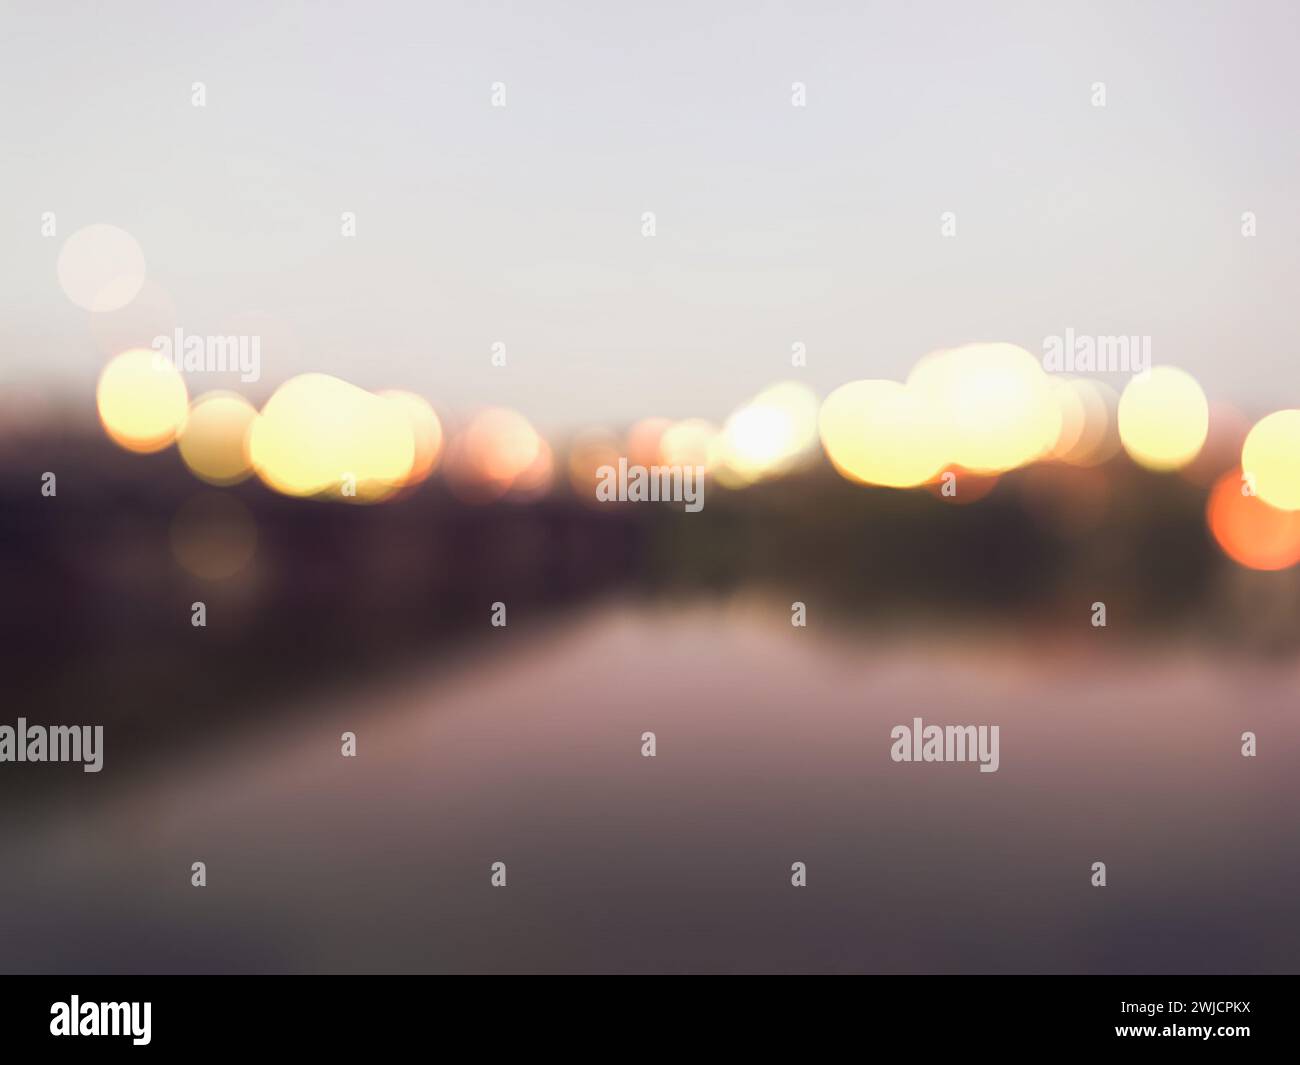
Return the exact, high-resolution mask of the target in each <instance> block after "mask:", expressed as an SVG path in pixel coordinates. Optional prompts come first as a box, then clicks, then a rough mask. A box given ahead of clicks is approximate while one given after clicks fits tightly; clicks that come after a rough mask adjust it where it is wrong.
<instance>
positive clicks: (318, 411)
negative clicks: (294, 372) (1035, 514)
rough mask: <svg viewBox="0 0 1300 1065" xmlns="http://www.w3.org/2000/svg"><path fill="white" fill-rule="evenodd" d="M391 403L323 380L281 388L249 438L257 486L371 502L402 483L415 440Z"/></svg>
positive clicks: (311, 377)
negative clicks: (264, 485)
mask: <svg viewBox="0 0 1300 1065" xmlns="http://www.w3.org/2000/svg"><path fill="white" fill-rule="evenodd" d="M396 410H397V408H396V405H395V404H394V403H392V402H391V401H386V400H384V399H383V398H381V397H379V396H376V395H373V394H372V393H370V392H367V391H366V390H365V389H363V388H358V387H357V386H356V385H353V384H349V383H348V382H347V381H343V380H340V379H339V378H337V377H331V376H329V375H328V374H318V373H309V374H302V375H301V376H299V377H294V378H292V379H291V380H289V381H286V382H285V383H284V384H283V385H281V386H280V387H279V388H278V389H277V390H276V391H275V393H274V394H273V395H272V396H271V398H270V399H269V400H267V402H266V406H264V407H263V408H262V411H261V413H260V414H259V415H258V416H257V418H256V419H255V420H254V422H253V424H252V426H251V428H250V429H249V432H248V455H249V460H250V461H251V463H252V466H253V469H254V470H255V471H256V472H257V475H258V477H260V478H261V479H262V481H263V482H264V483H266V484H267V485H269V486H270V487H271V488H273V489H275V490H276V491H277V492H281V493H282V494H284V495H290V496H327V497H330V498H336V499H344V500H358V501H361V502H374V501H376V500H379V499H383V498H385V497H387V496H389V495H391V494H392V493H393V492H394V491H396V490H397V489H398V488H400V487H401V486H402V485H404V484H405V483H406V480H407V478H408V476H409V475H410V472H411V470H412V468H413V467H414V465H415V434H414V432H413V431H412V429H411V425H410V423H409V421H408V420H407V419H406V418H404V417H394V413H395V411H396Z"/></svg>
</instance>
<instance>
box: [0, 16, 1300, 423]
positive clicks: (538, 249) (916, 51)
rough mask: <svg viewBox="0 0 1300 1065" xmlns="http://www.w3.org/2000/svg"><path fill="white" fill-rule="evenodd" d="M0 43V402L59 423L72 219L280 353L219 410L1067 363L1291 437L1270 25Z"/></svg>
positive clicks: (184, 300) (605, 402) (65, 28)
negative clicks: (312, 385) (406, 393)
mask: <svg viewBox="0 0 1300 1065" xmlns="http://www.w3.org/2000/svg"><path fill="white" fill-rule="evenodd" d="M0 12H2V13H0V92H3V96H4V99H5V105H4V108H3V110H2V111H0V192H2V194H3V195H2V198H0V204H2V209H0V240H2V241H3V245H4V254H3V256H2V257H0V382H2V381H4V380H11V379H13V378H15V377H28V376H35V377H47V376H48V377H52V378H57V379H59V380H60V381H62V382H63V383H64V386H65V387H67V388H69V389H70V390H72V391H73V392H74V393H77V392H84V393H85V394H86V395H89V389H90V387H91V385H92V383H93V379H94V375H95V374H96V373H97V371H98V368H99V366H100V365H101V364H102V362H103V360H104V354H103V352H102V351H101V350H99V349H98V348H97V347H96V344H95V342H94V337H93V335H92V332H91V330H90V328H89V327H88V323H87V319H88V317H89V315H88V314H87V312H85V311H82V310H80V309H79V308H77V307H76V306H74V305H73V304H72V303H70V302H69V301H68V299H67V298H66V297H65V296H64V294H63V292H62V290H61V289H60V286H59V283H58V280H57V277H56V273H55V261H56V259H57V256H58V251H59V246H60V245H61V243H62V239H63V238H64V237H65V236H67V235H69V234H70V233H72V232H73V231H74V230H76V229H78V228H80V227H81V226H83V225H88V224H90V223H94V222H108V223H112V224H114V225H117V226H120V227H122V228H124V229H126V230H128V231H129V232H130V233H132V234H133V235H134V236H135V237H136V239H137V240H138V241H139V243H140V245H141V247H142V248H143V250H144V254H145V257H146V260H147V262H148V267H149V278H150V281H151V282H153V283H156V284H157V285H160V286H162V287H163V288H164V289H165V290H166V291H167V292H168V293H170V296H171V297H172V299H173V300H174V302H175V305H176V308H177V321H178V323H179V324H180V325H181V326H182V327H183V328H184V329H185V330H186V331H187V332H191V333H200V334H203V333H219V332H230V331H233V330H234V329H235V328H236V327H237V326H236V324H237V323H239V322H246V321H250V320H251V321H257V322H262V323H267V322H268V321H271V320H274V322H276V323H278V324H276V325H274V326H273V327H272V326H267V328H266V329H265V330H263V332H264V333H265V340H264V345H265V347H264V351H263V381H262V383H261V384H260V385H259V386H256V387H254V388H251V389H245V390H246V391H249V392H250V394H251V395H253V396H255V397H257V396H260V395H262V394H265V392H266V391H267V390H269V389H270V388H272V387H274V386H275V385H276V384H278V383H279V382H280V381H283V380H284V379H286V378H288V377H290V376H292V375H293V374H295V373H299V372H303V371H305V370H321V371H325V372H331V373H336V374H338V375H340V376H343V377H346V378H348V379H349V380H353V381H355V382H357V383H358V384H362V385H365V386H367V387H373V388H378V387H406V388H411V389H414V390H416V391H419V392H420V393H422V394H423V395H425V396H426V397H428V398H429V400H430V401H431V402H432V403H433V404H434V405H435V407H437V408H438V409H439V410H440V411H449V412H457V411H462V410H466V409H468V408H471V407H474V406H478V405H484V404H495V403H504V404H508V405H511V406H515V407H517V408H519V409H520V410H521V411H523V412H524V413H525V414H526V415H528V416H529V417H530V418H532V419H533V420H534V421H535V422H536V423H537V424H539V425H541V426H543V427H555V428H559V427H564V426H571V425H581V424H587V423H602V422H605V423H619V422H623V421H627V420H630V419H633V418H636V417H640V416H645V415H651V414H663V415H668V416H674V417H681V416H688V415H694V414H699V415H703V416H707V417H714V418H718V417H721V416H723V415H725V414H726V413H727V412H728V411H729V410H730V409H731V408H732V407H734V406H735V405H736V404H737V403H739V402H740V401H742V400H743V399H745V398H747V397H748V396H750V395H752V394H753V393H754V392H755V391H757V390H758V389H759V388H761V387H762V386H764V385H766V384H769V383H771V382H773V381H775V380H779V379H782V378H786V377H791V376H796V377H800V378H802V379H804V380H806V381H807V382H808V383H809V384H810V385H812V386H813V387H814V388H815V389H816V390H817V391H818V392H819V394H823V395H824V394H825V393H826V392H828V391H830V390H831V389H832V388H834V387H836V386H837V385H839V384H841V383H843V382H844V381H847V380H851V379H854V378H859V377H881V376H885V377H902V376H905V375H906V373H907V371H908V369H909V368H910V367H911V365H912V364H913V362H914V361H915V360H916V359H917V358H918V357H919V356H921V355H922V354H924V353H925V352H926V351H929V350H932V349H934V348H936V347H941V346H945V345H951V344H955V343H958V342H963V341H968V340H978V339H985V340H994V339H996V340H1007V341H1011V342H1014V343H1019V344H1022V345H1024V346H1025V347H1027V348H1029V349H1030V350H1031V351H1033V352H1035V353H1036V354H1037V353H1039V352H1041V345H1042V339H1043V337H1044V336H1046V335H1048V334H1057V333H1062V332H1064V330H1065V329H1066V327H1071V328H1073V329H1074V330H1075V332H1076V333H1092V334H1112V333H1117V334H1137V335H1150V336H1151V337H1152V338H1153V339H1152V348H1153V357H1154V360H1155V361H1156V362H1157V363H1161V362H1171V363H1175V364H1178V365H1181V366H1183V367H1185V368H1187V369H1189V370H1191V371H1192V372H1193V373H1194V374H1196V375H1197V376H1198V377H1199V378H1200V380H1201V381H1202V383H1203V384H1204V385H1205V387H1206V390H1207V392H1208V393H1209V395H1210V397H1211V399H1227V400H1231V401H1235V402H1238V403H1241V404H1243V405H1244V406H1246V407H1247V408H1249V409H1252V410H1256V409H1258V410H1263V409H1272V408H1275V407H1278V406H1294V405H1297V403H1300V366H1298V365H1297V350H1296V342H1295V328H1294V319H1295V311H1294V307H1295V304H1296V290H1297V285H1298V283H1300V253H1298V251H1297V249H1298V248H1300V241H1298V239H1297V238H1298V237H1300V210H1298V209H1297V206H1296V190H1297V188H1300V136H1298V135H1297V128H1298V126H1300V124H1298V123H1297V107H1298V104H1297V101H1300V73H1298V72H1297V67H1298V64H1297V57H1296V49H1297V43H1298V42H1300V8H1298V7H1297V5H1294V4H1291V3H1283V2H1277V3H1263V2H1257V3H1244V4H1243V3H1204V4H1195V3H1175V2H1173V0H1168V2H1163V3H1144V4H1133V3H1072V4H1056V3H1053V4H1044V3H1023V4H1022V3H1016V4H1007V3H994V4H967V3H958V2H955V0H953V2H946V3H931V4H903V3H881V4H865V3H858V4H849V3H835V4H832V3H820V4H819V3H805V4H798V5H793V4H791V5H783V4H774V3H770V4H742V3H735V4H731V3H700V2H693V3H661V4H655V5H647V4H632V3H622V4H609V3H604V4H602V3H533V4H522V3H521V4H517V5H504V4H482V3H469V2H467V3H458V4H441V3H384V2H366V3H359V2H345V3H329V4H323V3H322V4H271V3H238V2H223V3H221V4H219V5H202V6H199V5H179V4H174V3H139V4H132V3H115V4H111V5H108V4H104V5H89V4H84V5H83V4H72V3H69V2H67V0H58V2H51V0H45V2H32V3H14V2H13V0H3V6H0ZM195 81H203V82H204V83H205V84H206V86H207V94H208V103H207V107H206V108H203V109H198V108H194V107H192V106H191V104H190V86H191V83H192V82H195ZM498 81H499V82H504V83H505V85H506V91H507V106H506V107H505V108H503V109H502V108H493V107H491V106H490V93H491V86H492V83H493V82H498ZM794 81H802V82H804V83H806V85H807V94H808V103H807V107H806V108H802V109H800V108H795V107H792V106H791V102H790V95H791V83H792V82H794ZM1095 81H1104V82H1105V83H1106V92H1107V106H1106V107H1105V108H1094V107H1093V106H1091V101H1090V96H1091V85H1092V83H1093V82H1095ZM1248 210H1249V211H1254V212H1256V214H1257V216H1258V226H1259V235H1258V236H1257V237H1255V238H1254V239H1244V238H1243V237H1242V236H1241V234H1240V227H1241V221H1240V218H1241V214H1242V212H1243V211H1248ZM44 211H54V212H56V213H57V217H58V225H59V235H58V238H57V239H48V238H43V237H42V236H41V235H40V228H39V227H40V216H41V213H42V212H44ZM343 211H355V212H356V213H357V216H358V235H357V237H356V238H355V239H351V240H348V239H343V238H342V237H341V236H340V234H339V216H340V213H341V212H343ZM644 211H654V212H655V214H656V216H657V224H658V233H657V236H655V237H654V238H653V239H647V238H644V237H642V236H641V214H642V212H644ZM945 211H953V212H955V213H956V215H957V227H958V232H957V236H956V238H954V239H944V238H943V237H941V236H940V216H941V214H942V213H943V212H945ZM250 316H252V317H250ZM232 323H236V324H232ZM151 335H152V334H151ZM151 335H150V336H142V337H141V338H140V342H141V343H143V344H147V343H148V341H149V340H150V339H151ZM290 335H292V336H293V337H294V338H295V340H294V342H293V343H289V342H288V341H286V340H284V339H282V338H283V337H285V336H290ZM498 340H499V341H503V342H504V343H505V344H506V345H507V351H508V361H509V365H508V367H507V368H506V369H494V368H492V367H491V365H490V363H489V357H490V350H491V345H492V343H493V342H494V341H498ZM795 341H802V342H803V343H805V344H806V345H807V351H808V366H807V368H806V369H804V370H797V371H796V370H792V369H791V367H790V348H791V344H792V343H794V342H795ZM223 383H224V382H223ZM207 384H208V382H202V383H200V384H199V386H198V387H199V388H200V389H201V388H203V387H207Z"/></svg>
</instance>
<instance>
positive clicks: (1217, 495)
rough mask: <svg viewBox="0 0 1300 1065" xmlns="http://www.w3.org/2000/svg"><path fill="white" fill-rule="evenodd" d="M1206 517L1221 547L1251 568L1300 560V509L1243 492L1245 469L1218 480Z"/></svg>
mask: <svg viewBox="0 0 1300 1065" xmlns="http://www.w3.org/2000/svg"><path fill="white" fill-rule="evenodd" d="M1205 519H1206V522H1207V523H1208V524H1209V526H1210V532H1211V533H1213V534H1214V539H1215V541H1217V543H1218V545H1219V547H1221V548H1222V549H1223V552H1224V554H1226V555H1227V556H1228V557H1229V558H1230V559H1232V560H1233V561H1234V562H1237V563H1239V564H1241V565H1243V566H1246V567H1248V568H1250V569H1259V570H1279V569H1286V568H1288V567H1289V566H1294V565H1295V564H1296V563H1297V562H1300V511H1286V510H1278V509H1276V508H1275V507H1270V506H1269V505H1268V504H1267V503H1265V502H1264V501H1263V500H1262V499H1260V498H1259V497H1257V496H1254V495H1246V494H1243V492H1242V475H1241V470H1239V469H1234V470H1229V471H1228V472H1227V473H1225V474H1224V475H1223V476H1222V477H1220V478H1219V479H1218V480H1217V481H1216V482H1215V483H1214V488H1213V490H1212V491H1211V492H1210V498H1209V501H1208V502H1207V503H1206V506H1205Z"/></svg>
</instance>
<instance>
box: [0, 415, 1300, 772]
mask: <svg viewBox="0 0 1300 1065" xmlns="http://www.w3.org/2000/svg"><path fill="white" fill-rule="evenodd" d="M45 470H50V471H54V472H56V473H57V476H58V494H57V496H56V497H54V498H43V497H42V495H41V493H40V479H41V474H42V472H43V471H45ZM201 491H214V489H209V488H207V487H206V486H203V485H201V484H200V483H199V482H197V481H195V480H194V479H193V478H192V477H191V476H190V475H189V474H188V473H187V472H186V471H185V470H184V468H183V467H182V466H181V464H180V461H179V459H178V457H177V456H176V454H175V452H174V451H168V452H165V453H162V454H159V455H152V456H134V455H128V454H126V453H124V452H121V451H119V450H117V449H115V448H114V447H113V446H112V445H110V444H109V443H107V442H106V441H104V440H102V439H99V438H97V437H88V438H81V437H77V436H65V437H60V438H57V439H50V440H29V441H27V442H26V443H25V444H24V446H23V447H21V448H14V447H12V446H11V447H10V448H9V449H8V450H7V451H6V452H5V453H4V455H3V459H2V461H0V586H2V587H3V589H4V610H3V612H2V614H0V618H2V620H0V648H2V649H0V668H3V673H4V677H5V690H6V692H7V694H8V696H9V698H8V699H7V700H6V703H7V706H8V712H7V714H6V715H5V717H4V720H6V721H10V720H12V719H14V718H16V717H18V716H19V715H24V716H26V717H27V718H28V719H29V720H31V721H33V722H45V721H49V722H62V723H77V722H105V723H107V722H112V723H113V726H114V737H115V748H116V752H117V758H118V760H119V762H120V761H121V759H122V757H123V755H122V753H121V752H123V751H124V750H125V751H131V752H136V753H137V754H139V755H140V756H141V757H144V756H145V755H147V754H148V753H149V752H150V751H152V750H155V749H156V748H158V747H160V746H165V745H167V744H169V743H174V742H176V741H178V740H181V739H184V740H185V741H186V742H192V741H193V740H194V739H195V738H196V737H201V736H202V735H204V734H205V733H210V732H213V731H219V730H222V729H228V728H230V727H232V726H235V725H237V724H238V723H239V722H240V721H241V720H243V719H249V718H257V717H260V716H261V715H264V714H266V713H267V712H269V711H270V710H271V709H272V708H274V707H276V706H277V704H282V703H285V702H286V701H288V700H287V698H286V697H293V698H294V699H295V700H296V701H299V702H305V701H308V700H309V697H310V696H311V694H312V693H313V691H315V690H318V689H319V688H320V687H322V686H337V685H338V684H340V683H347V682H349V681H358V682H359V681H361V680H363V679H366V678H368V677H372V676H374V675H375V674H376V672H377V671H380V670H382V669H385V668H389V667H391V666H394V665H396V664H399V663H401V662H403V661H412V660H420V661H423V660H427V659H430V658H432V657H436V656H438V655H440V654H443V653H446V652H448V651H454V650H456V649H463V648H467V647H470V646H472V645H473V644H474V642H475V641H478V640H481V639H483V638H485V637H488V636H492V637H493V638H497V639H509V638H514V634H515V633H516V632H517V631H523V632H528V631H530V630H531V631H536V627H537V626H540V625H545V624H546V622H547V620H548V619H550V618H553V617H554V616H555V615H556V614H557V612H559V611H562V610H565V609H568V608H572V607H575V606H577V605H579V604H581V603H583V602H587V601H591V600H593V599H595V598H597V597H601V596H607V595H613V594H621V595H632V596H646V597H652V598H658V597H670V598H676V597H687V598H689V597H698V596H702V595H703V596H718V595H730V594H734V593H746V594H749V593H752V594H755V595H765V594H766V595H770V596H772V597H773V598H774V601H775V602H777V603H778V605H779V606H780V607H781V609H782V610H788V605H786V604H788V603H790V602H792V601H794V600H800V601H803V602H805V603H807V604H808V606H809V611H810V614H811V616H812V617H813V618H814V619H815V620H816V621H817V623H818V624H823V623H826V622H827V621H829V620H830V619H835V621H836V622H837V623H839V624H842V625H843V626H845V627H847V628H849V629H850V631H851V630H852V627H853V626H855V625H862V626H865V627H872V626H875V627H886V628H897V627H900V626H908V627H914V628H916V629H917V630H918V631H921V630H922V629H924V627H926V626H961V625H975V626H981V627H984V626H990V625H1000V626H1005V627H1008V628H1009V629H1011V630H1012V631H1014V632H1018V633H1021V634H1023V635H1024V636H1025V637H1026V638H1029V639H1042V638H1046V637H1048V636H1050V635H1051V634H1053V633H1063V634H1073V635H1076V636H1082V635H1086V634H1088V633H1089V632H1090V631H1091V629H1090V617H1091V604H1092V603H1093V602H1094V601H1102V602H1105V603H1106V607H1107V612H1108V633H1109V634H1111V636H1112V638H1118V639H1121V640H1124V641H1126V642H1130V643H1131V642H1134V641H1140V640H1146V639H1152V638H1162V637H1166V636H1172V635H1179V634H1186V633H1191V634H1193V635H1195V636H1197V637H1200V638H1212V639H1213V640H1214V641H1215V642H1216V643H1218V644H1220V645H1223V644H1227V645H1229V646H1232V645H1235V646H1239V647H1245V648H1249V649H1252V650H1254V649H1258V648H1264V649H1274V650H1277V649H1281V650H1285V651H1289V650H1290V649H1291V648H1292V647H1293V645H1294V641H1295V637H1296V635H1297V627H1296V609H1295V607H1296V584H1295V581H1294V579H1293V575H1292V574H1290V573H1283V574H1254V573H1250V572H1248V571H1245V570H1241V569H1240V568H1239V567H1237V566H1235V565H1234V564H1232V563H1231V562H1229V561H1228V560H1226V559H1225V558H1224V557H1223V556H1222V555H1221V553H1220V552H1219V551H1218V549H1217V548H1216V547H1215V546H1214V544H1213V543H1212V541H1211V539H1210V536H1209V534H1208V532H1207V531H1206V527H1205V522H1204V517H1203V508H1204V501H1205V491H1204V489H1203V488H1200V487H1197V486H1195V485H1192V484H1189V483H1187V482H1185V481H1183V480H1182V479H1180V478H1178V477H1176V476H1158V475H1155V474H1149V473H1146V472H1145V471H1142V470H1139V469H1137V468H1135V467H1133V466H1132V465H1131V464H1129V463H1128V462H1127V461H1126V460H1123V459H1118V460H1114V461H1112V462H1111V463H1110V464H1109V465H1108V466H1107V467H1105V469H1104V470H1095V469H1094V470H1077V469H1074V468H1070V467H1063V466H1039V467H1034V468H1031V469H1028V470H1023V471H1019V472H1016V473H1013V474H1010V475H1007V476H1005V477H1003V478H1002V479H1001V480H1000V481H999V482H998V483H997V484H996V485H995V486H994V487H993V489H992V490H991V491H989V492H988V494H987V495H986V496H985V497H984V498H982V499H980V500H979V501H978V502H973V503H965V504H960V505H959V504H957V503H954V502H953V501H951V500H946V499H943V498H941V497H940V496H939V495H938V494H937V493H933V492H930V491H908V492H898V491H891V490H886V489H874V488H866V487H862V486H858V485H853V484H849V483H847V482H846V481H844V480H843V479H842V478H840V477H839V476H837V475H836V474H835V473H834V472H832V471H831V470H830V469H828V468H826V467H824V466H819V467H816V468H814V469H811V470H809V471H806V472H804V473H801V474H798V475H793V476H790V477H787V478H785V479H782V480H779V481H774V482H769V483H765V484H760V485H756V486H753V487H750V488H748V489H744V490H741V491H727V490H724V489H722V488H720V487H718V486H717V485H715V484H712V483H710V484H709V486H708V490H707V491H706V495H705V506H704V509H703V510H702V511H701V512H699V513H694V514H690V513H685V512H684V511H683V510H682V508H681V507H680V506H678V505H674V504H667V503H665V504H640V505H632V504H613V505H604V506H600V505H596V504H595V503H594V502H593V501H589V500H579V499H577V498H575V496H574V495H573V494H572V492H571V491H569V490H568V489H567V487H565V486H561V487H560V488H559V489H557V490H556V491H555V492H554V493H552V494H551V495H550V496H548V497H546V498H544V499H542V500H539V501H534V502H530V503H520V502H499V503H495V504H491V505H469V504H465V503H462V502H460V501H459V500H457V499H456V498H455V497H454V496H452V495H451V494H450V493H449V492H448V491H447V489H446V487H445V486H444V485H443V483H442V482H441V480H440V479H438V478H437V477H436V476H435V477H434V479H433V480H432V481H430V482H428V483H426V484H424V485H422V486H420V487H418V488H416V489H414V490H412V491H410V492H409V493H408V494H407V495H406V496H405V497H404V498H400V499H398V500H395V501H389V502H387V503H384V504H381V505H375V506H353V505H344V504H339V503H326V502H315V501H307V500H294V499H288V498H283V497H280V496H277V495H275V494H274V493H272V492H270V491H268V490H267V489H265V488H264V487H263V486H262V485H260V484H259V483H257V482H256V481H251V482H245V483H244V484H242V485H239V486H237V487H235V488H231V489H224V490H223V491H228V492H231V493H233V494H234V495H235V496H236V497H237V498H239V499H241V500H242V501H243V502H244V503H245V505H246V506H247V507H248V509H249V511H250V512H251V514H252V515H253V517H254V520H255V522H256V525H257V529H258V537H259V539H258V545H257V553H256V557H255V560H254V562H253V564H252V565H251V567H250V570H249V571H248V572H246V573H243V574H240V575H238V576H237V577H235V578H232V579H230V580H227V581H220V582H207V581H202V580H199V579H198V578H195V577H194V576H192V575H191V574H189V573H187V572H186V571H185V570H184V569H183V568H182V567H181V566H180V565H179V564H178V563H177V562H176V560H175V558H174V557H173V554H172V552H171V549H170V546H169V528H170V524H171V521H172V518H173V516H174V515H175V513H176V510H177V508H178V507H179V506H180V505H181V504H182V503H183V502H184V501H186V500H187V499H189V498H190V497H192V496H193V495H194V494H195V493H196V492H201ZM961 491H962V481H961V479H960V478H959V480H958V492H959V495H960V493H961ZM199 600H201V601H203V602H205V603H206V604H207V612H208V613H207V626H206V628H203V629H197V628H194V627H193V626H192V625H191V623H190V610H191V604H192V603H193V602H195V601H199ZM495 601H503V602H505V603H506V604H507V608H508V611H509V622H510V625H509V630H508V631H509V633H510V635H509V636H507V635H506V632H503V631H501V630H494V629H493V628H492V627H491V626H490V624H489V619H490V615H491V607H492V604H493V603H494V602H495ZM704 651H706V649H702V653H703V652H704ZM18 768H20V769H21V768H22V767H18ZM3 779H4V781H5V782H12V781H14V780H17V779H19V775H18V774H17V773H6V774H5V775H4V778H3Z"/></svg>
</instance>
